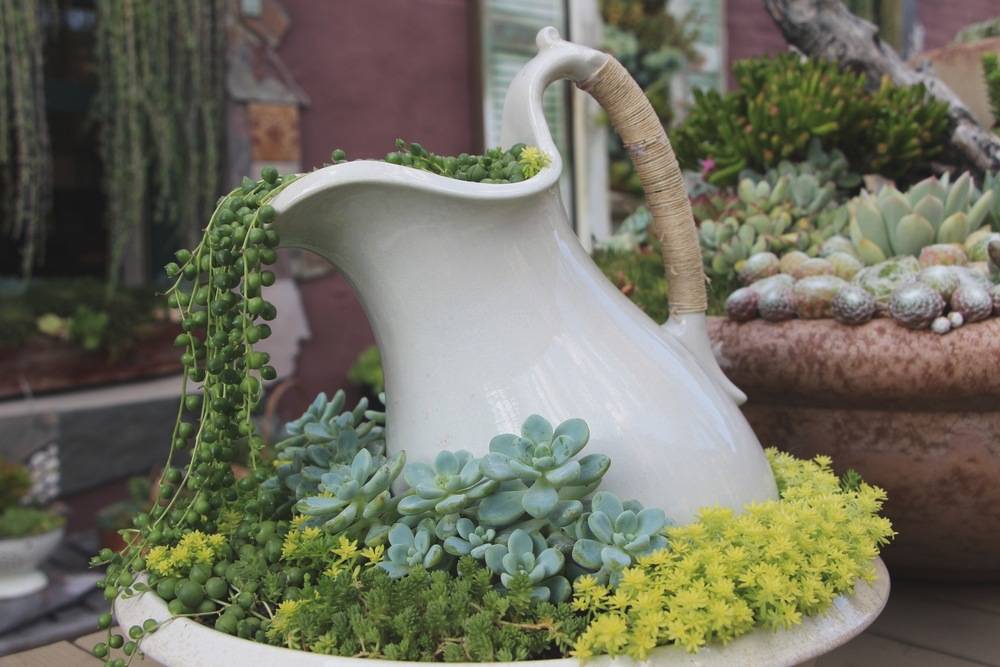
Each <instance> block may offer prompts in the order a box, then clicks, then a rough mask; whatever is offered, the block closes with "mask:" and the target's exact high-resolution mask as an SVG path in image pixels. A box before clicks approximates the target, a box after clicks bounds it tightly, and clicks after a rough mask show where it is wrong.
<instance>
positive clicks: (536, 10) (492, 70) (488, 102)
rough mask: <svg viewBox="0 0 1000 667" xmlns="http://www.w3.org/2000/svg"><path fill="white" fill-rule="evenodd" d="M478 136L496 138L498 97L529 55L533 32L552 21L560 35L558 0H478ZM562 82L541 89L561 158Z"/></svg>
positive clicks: (565, 119)
mask: <svg viewBox="0 0 1000 667" xmlns="http://www.w3.org/2000/svg"><path fill="white" fill-rule="evenodd" d="M480 8H481V11H480V15H481V17H482V25H481V30H482V50H483V51H482V63H483V72H482V77H483V126H484V127H483V137H484V139H485V142H486V147H487V148H490V147H493V146H497V145H499V143H500V122H501V117H502V115H503V102H504V97H505V96H506V94H507V87H508V86H509V85H510V82H511V80H512V79H513V78H514V75H516V74H517V73H518V71H519V70H520V69H521V68H522V67H523V66H524V64H525V63H526V62H528V61H529V60H531V58H532V57H533V56H534V55H535V53H536V51H537V49H536V48H535V34H536V33H537V32H538V31H539V30H540V29H542V28H544V27H545V26H550V25H551V26H555V27H556V28H558V29H559V32H560V33H561V34H562V35H563V36H564V37H565V36H566V14H565V10H564V6H563V1H562V0H482V2H481V4H480ZM566 85H567V84H566V83H565V82H563V83H555V84H553V85H551V86H549V89H548V90H547V91H546V93H545V99H544V104H545V117H546V120H547V121H548V123H549V129H550V130H551V132H552V138H553V139H554V140H555V143H556V146H558V148H559V151H560V153H562V155H563V158H564V159H565V158H567V157H568V154H567V152H566V147H567V139H568V134H569V128H568V123H569V111H568V109H567V104H566V90H567V89H566Z"/></svg>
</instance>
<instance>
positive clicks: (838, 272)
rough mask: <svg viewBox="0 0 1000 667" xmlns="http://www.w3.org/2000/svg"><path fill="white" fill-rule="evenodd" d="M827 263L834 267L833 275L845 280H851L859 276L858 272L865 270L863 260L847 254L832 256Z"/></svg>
mask: <svg viewBox="0 0 1000 667" xmlns="http://www.w3.org/2000/svg"><path fill="white" fill-rule="evenodd" d="M826 261H828V262H830V264H831V265H832V266H833V275H835V276H837V277H838V278H843V279H844V280H850V279H851V278H853V277H854V276H856V275H857V273H858V271H860V270H861V269H863V268H865V265H864V264H862V263H861V260H860V259H858V258H857V257H855V256H854V255H849V254H847V253H846V252H835V253H832V254H830V255H829V256H828V257H827V258H826Z"/></svg>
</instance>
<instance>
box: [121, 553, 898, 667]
mask: <svg viewBox="0 0 1000 667" xmlns="http://www.w3.org/2000/svg"><path fill="white" fill-rule="evenodd" d="M875 571H876V574H877V578H876V579H875V581H874V582H873V583H872V584H866V583H861V582H859V583H858V585H857V587H856V588H855V591H854V595H852V596H850V597H845V596H841V597H839V598H837V599H836V600H834V602H833V606H832V607H831V608H830V609H829V610H827V612H826V613H825V614H822V615H821V616H816V617H807V618H804V619H803V621H802V623H801V624H800V625H797V626H795V627H793V628H791V629H790V630H784V631H780V632H772V631H769V630H763V629H759V630H755V631H754V632H751V633H749V634H746V635H743V636H742V637H740V638H738V639H736V640H735V641H733V642H731V643H729V644H728V645H726V646H721V645H710V646H706V647H704V648H702V649H701V651H699V652H698V653H687V652H685V651H684V650H682V649H680V648H678V647H675V646H665V647H660V648H658V649H656V650H654V651H653V652H652V654H651V655H650V657H649V659H648V660H647V661H646V662H644V663H642V664H646V665H699V666H701V667H732V666H734V665H739V666H740V667H754V666H760V667H764V666H766V667H787V666H790V665H802V664H810V663H811V662H812V660H813V659H814V658H816V657H817V656H820V655H823V654H824V653H828V652H829V651H832V650H833V649H834V648H836V647H838V646H840V645H841V644H844V643H846V642H847V641H849V640H850V639H852V638H853V637H855V636H856V635H858V634H859V633H861V631H862V630H864V629H865V628H866V627H868V626H869V625H870V624H871V622H872V621H874V620H875V617H876V616H878V615H879V612H881V611H882V608H883V607H884V606H885V603H886V600H888V599H889V573H888V572H887V571H886V569H885V565H884V564H883V563H882V560H881V559H876V560H875ZM114 610H115V616H116V617H117V619H118V623H119V625H121V626H122V627H129V626H132V625H142V622H143V621H144V620H145V619H147V618H153V619H156V620H157V621H160V622H164V621H167V619H170V618H171V616H170V612H169V611H167V605H166V604H164V602H163V600H161V599H160V598H159V597H157V596H156V595H155V594H152V593H144V594H142V595H138V596H135V597H131V598H127V599H126V598H121V597H119V598H118V599H117V600H115V604H114ZM141 649H142V650H143V651H144V652H145V653H146V655H148V656H149V657H150V658H153V659H155V660H157V661H159V662H161V663H163V664H164V665H168V666H169V667H216V666H217V665H219V664H221V662H220V661H221V660H222V656H225V660H224V662H225V664H227V665H239V666H240V667H376V666H377V667H417V666H420V665H426V664H427V663H422V662H399V661H389V660H373V659H364V658H344V657H338V656H329V655H317V654H315V653H306V652H304V651H293V650H291V649H286V648H278V647H276V646H268V645H266V644H260V643H257V642H252V641H248V640H246V639H239V638H238V637H233V636H231V635H227V634H223V633H221V632H217V631H216V630H212V629H211V628H208V627H206V626H204V625H201V624H199V623H196V622H194V621H191V620H189V619H186V618H177V619H173V620H170V621H169V622H166V623H164V624H163V625H162V626H161V627H160V629H158V630H157V631H156V632H154V633H153V634H151V635H149V636H148V637H146V638H145V639H143V640H142V644H141ZM451 664H458V665H466V666H467V667H472V666H473V665H477V666H480V667H483V666H487V667H500V666H501V665H504V666H513V665H518V664H522V665H523V664H530V665H538V666H540V667H577V666H578V665H579V664H580V663H579V661H578V660H577V659H576V658H560V659H556V660H533V661H530V663H516V662H488V663H486V662H479V663H451ZM586 664H587V665H588V666H593V667H612V666H614V667H627V666H631V665H635V664H637V663H636V662H635V661H633V660H631V659H629V658H609V657H606V656H603V657H595V658H591V659H589V660H587V663H586Z"/></svg>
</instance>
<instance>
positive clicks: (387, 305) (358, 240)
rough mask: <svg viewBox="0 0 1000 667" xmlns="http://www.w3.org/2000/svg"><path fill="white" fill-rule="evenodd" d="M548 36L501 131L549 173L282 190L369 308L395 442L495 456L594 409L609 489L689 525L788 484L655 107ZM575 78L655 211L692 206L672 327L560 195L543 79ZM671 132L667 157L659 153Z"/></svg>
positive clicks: (410, 453)
mask: <svg viewBox="0 0 1000 667" xmlns="http://www.w3.org/2000/svg"><path fill="white" fill-rule="evenodd" d="M537 41H538V46H539V54H538V55H537V56H536V57H535V58H534V59H533V60H531V61H530V62H529V63H528V64H527V65H526V66H525V67H524V69H523V70H522V71H521V72H520V74H519V75H518V76H517V77H516V78H515V80H514V82H513V83H512V85H511V88H510V91H509V92H508V95H507V100H506V104H505V106H504V118H503V134H502V143H503V145H504V146H510V145H513V144H514V143H518V142H523V143H525V144H529V145H535V146H538V147H539V148H541V150H543V151H544V152H545V153H547V154H548V155H549V156H550V157H551V164H550V166H548V167H547V168H545V169H543V170H542V171H541V172H540V173H539V174H538V175H536V176H534V177H533V178H530V179H528V180H525V181H522V182H519V183H512V184H503V185H496V184H480V183H470V182H465V181H459V180H454V179H450V178H446V177H442V176H438V175H435V174H431V173H428V172H424V171H418V170H416V169H412V168H408V167H404V166H397V165H393V164H389V163H386V162H380V161H356V162H349V163H345V164H339V165H334V166H330V167H326V168H323V169H319V170H317V171H315V172H312V173H310V174H308V175H306V176H303V177H301V178H300V179H299V180H298V181H296V182H295V183H293V184H292V185H290V186H289V187H288V188H287V189H286V190H285V191H284V192H282V193H281V194H280V195H279V196H278V197H277V198H276V199H275V201H274V207H275V208H276V209H277V211H278V213H279V219H278V223H277V224H278V227H279V230H280V232H281V236H282V240H283V243H284V245H286V246H290V247H297V248H305V249H308V250H312V251H314V252H316V253H318V254H320V255H322V256H323V257H326V258H327V259H329V260H330V261H331V262H333V263H334V264H335V265H336V266H337V267H338V268H339V269H340V270H341V271H342V272H343V274H344V275H345V276H346V277H347V279H348V280H349V281H350V282H351V284H352V285H353V286H354V288H355V290H356V291H357V294H358V297H359V298H360V300H361V302H362V304H363V305H364V308H365V311H366V313H367V314H368V317H369V319H370V321H371V324H372V327H373V329H374V331H375V337H376V340H377V343H378V346H379V349H380V350H381V352H382V362H383V365H384V371H385V386H386V393H387V395H388V405H387V410H388V420H389V430H388V442H387V447H388V449H389V451H390V452H396V451H399V450H400V449H405V450H406V453H407V457H408V460H409V461H430V460H433V458H434V456H435V455H436V454H437V452H438V451H439V450H441V449H443V448H447V449H466V450H469V451H471V452H473V453H474V454H477V455H480V454H483V453H485V452H486V451H487V450H488V444H489V441H490V439H491V438H492V437H493V436H494V435H496V434H498V433H505V432H518V430H519V428H520V425H521V423H522V422H523V421H524V419H525V418H526V417H528V416H529V415H530V414H532V413H537V414H540V415H542V416H543V417H546V418H547V419H549V420H550V421H551V422H553V423H554V424H555V423H558V422H560V421H562V420H564V419H568V418H571V417H580V418H583V419H584V420H586V421H587V423H588V424H589V425H590V429H591V434H592V435H591V440H590V444H589V445H588V446H587V449H585V450H584V452H583V453H584V454H587V453H595V452H601V453H605V454H608V455H609V456H611V459H612V465H611V469H610V471H609V472H608V474H607V476H606V477H605V478H604V482H603V485H602V488H605V489H607V490H611V491H614V492H616V493H618V494H619V495H621V496H622V497H624V498H637V499H638V500H640V501H641V502H642V503H644V504H646V505H654V506H658V507H662V508H663V509H664V510H666V512H667V514H668V516H669V517H670V518H671V519H672V520H674V521H675V522H678V523H685V522H688V521H690V520H692V519H693V517H694V514H695V512H696V510H697V509H698V508H700V507H704V506H710V505H723V506H728V507H732V508H734V509H738V508H740V507H741V506H742V505H744V504H745V503H748V502H751V501H761V500H765V499H769V498H773V497H775V495H776V490H775V485H774V480H773V478H772V476H771V472H770V469H769V467H768V465H767V461H766V459H765V457H764V454H763V451H762V449H761V446H760V444H759V443H758V442H757V439H756V438H755V436H754V434H753V432H752V431H751V429H750V427H749V425H748V424H747V422H746V421H745V420H744V418H743V416H742V415H741V413H740V411H739V409H738V407H737V403H738V402H739V401H741V400H742V394H740V392H739V390H737V389H736V388H735V387H733V386H732V385H731V384H730V383H729V381H728V380H727V379H726V378H725V376H724V375H723V374H722V372H721V370H720V369H719V367H718V366H717V365H716V362H715V360H714V358H713V356H712V354H711V351H710V349H709V343H708V338H707V335H706V333H705V316H704V309H705V307H704V276H703V274H702V271H701V261H700V255H698V253H699V249H698V245H697V238H696V236H695V232H694V226H693V221H692V219H691V218H690V208H689V205H688V203H687V199H686V197H685V196H684V193H683V186H680V187H681V190H680V193H679V195H680V196H679V198H678V197H677V194H678V193H677V192H674V193H673V194H674V195H675V196H674V201H675V202H680V201H681V200H683V203H682V204H676V205H671V206H663V205H662V202H660V205H659V206H658V207H657V206H656V202H655V201H653V198H654V197H655V196H656V193H657V192H659V194H660V195H662V194H663V193H662V192H661V190H663V188H662V187H661V186H660V182H661V181H664V180H671V179H672V180H671V184H668V186H667V187H668V189H669V188H674V189H676V187H677V186H676V183H677V182H679V172H678V169H677V164H676V160H674V158H673V154H672V152H670V149H669V142H667V141H666V137H665V136H664V135H663V132H662V128H660V126H659V124H658V122H656V121H655V114H653V112H652V109H650V108H649V106H648V103H646V101H645V98H644V97H642V95H641V91H640V92H639V94H638V98H641V101H638V98H637V97H636V94H635V91H638V87H637V86H636V85H635V83H634V82H633V81H632V80H631V79H630V78H628V79H627V83H628V84H629V86H631V88H629V89H627V90H626V89H625V88H621V87H620V86H619V87H618V88H616V87H615V85H616V84H615V82H613V81H610V80H609V79H608V77H609V76H610V75H615V74H618V75H620V74H621V72H624V70H623V69H622V68H621V66H620V65H619V64H618V63H617V61H615V60H614V59H612V58H610V57H609V56H607V55H606V54H604V53H601V52H599V51H595V50H593V49H589V48H585V47H582V46H579V45H576V44H572V43H569V42H566V41H563V40H562V39H560V38H559V35H558V33H557V32H556V31H555V29H552V28H547V29H545V30H542V31H541V32H540V33H539V35H538V39H537ZM612 68H616V69H614V70H612ZM562 78H569V79H572V80H573V81H575V82H577V84H578V85H580V86H581V87H582V88H584V89H585V90H588V91H589V92H591V93H592V94H594V96H595V97H596V98H597V99H598V100H599V101H600V102H601V103H602V104H603V105H604V106H605V108H606V109H608V112H609V115H610V117H611V119H612V122H613V124H615V125H616V128H617V129H619V130H620V131H621V132H622V134H623V137H624V138H625V139H626V144H627V145H629V146H630V147H631V149H632V154H633V159H634V160H635V161H636V164H637V166H641V168H640V169H639V171H640V175H641V176H642V175H643V174H645V175H646V178H644V185H645V186H646V189H647V194H648V195H650V199H651V208H652V210H653V212H654V217H657V212H658V211H659V212H660V213H663V212H664V211H665V213H663V215H661V216H660V217H668V218H669V217H670V216H671V215H673V216H674V217H675V218H677V216H678V215H679V216H681V218H680V219H681V220H682V225H681V226H679V227H678V226H675V227H674V229H673V230H668V229H666V228H665V227H664V228H662V229H664V233H665V234H666V235H667V238H666V239H665V242H666V243H665V246H666V247H667V251H668V255H669V253H674V255H673V256H672V257H674V258H676V257H680V256H681V255H682V254H683V253H687V259H688V260H690V258H691V253H692V252H693V253H694V261H693V262H691V261H688V262H687V263H686V264H685V263H684V262H682V261H680V260H677V261H673V260H671V256H668V261H671V266H670V267H668V268H670V269H671V271H672V273H671V275H672V280H671V304H672V311H673V314H672V315H671V319H670V322H669V323H668V324H667V325H666V326H665V327H664V328H663V329H661V328H660V327H659V326H658V325H657V324H656V323H655V322H653V321H652V320H651V319H649V318H648V317H647V316H646V315H645V314H644V313H642V312H641V311H640V310H639V309H638V308H636V307H635V306H634V305H633V304H632V303H631V302H630V301H629V300H628V299H627V298H626V297H625V296H623V295H622V294H621V293H620V292H619V291H618V290H617V289H616V288H615V287H614V286H613V285H612V284H611V283H610V282H609V281H608V280H607V279H606V278H605V277H604V276H603V275H602V273H601V272H600V270H599V269H598V268H597V267H596V266H595V265H594V263H593V262H592V261H591V259H590V257H589V256H588V255H587V253H586V252H585V251H584V250H583V248H582V247H581V245H580V244H579V242H578V241H577V238H576V237H575V236H574V234H573V232H572V230H571V228H570V225H569V223H568V220H567V217H566V214H565V211H564V208H563V206H562V204H561V202H560V199H559V189H558V181H559V174H560V172H561V171H562V167H563V163H562V160H561V159H560V156H559V153H558V152H557V150H556V147H555V145H554V143H553V141H552V137H551V135H550V134H549V129H548V127H547V125H546V122H545V117H544V115H543V112H542V93H543V91H544V90H545V88H546V86H548V85H549V84H550V83H551V82H553V81H555V80H558V79H562ZM626 78H627V75H626ZM621 83H622V81H619V82H618V84H621ZM626 98H627V99H626ZM626 102H627V103H626ZM650 118H652V119H653V120H652V122H656V125H655V127H656V128H657V129H656V131H655V132H654V133H653V134H654V135H657V136H653V137H652V141H631V140H630V137H629V136H626V135H628V134H629V132H630V130H629V129H628V127H625V126H627V125H628V124H629V123H632V124H633V125H634V124H635V123H636V122H639V123H640V124H641V123H642V122H644V121H650ZM651 127H652V125H649V124H647V125H646V129H647V130H648V129H649V128H651ZM634 129H635V128H634V127H633V130H634ZM633 134H634V132H633ZM660 144H664V145H665V146H666V149H665V150H666V152H667V157H666V159H661V158H659V157H657V158H656V159H655V160H652V162H653V163H654V164H652V165H650V164H645V165H640V163H641V162H642V161H643V160H647V159H648V158H649V151H652V150H653V149H656V150H662V149H663V146H661V145H660ZM664 174H668V175H669V176H670V177H671V179H664V178H663V175H664ZM673 177H676V178H673ZM675 209H676V210H675ZM681 209H683V210H681ZM684 216H686V218H684ZM685 220H686V222H685ZM675 222H676V220H675ZM688 227H689V228H690V229H688ZM678 230H679V231H678ZM688 232H690V233H688ZM661 236H662V235H661ZM692 244H693V245H692ZM678 253H680V254H678ZM678 267H681V269H680V270H679V269H678ZM684 267H686V268H684ZM692 267H695V268H692ZM685 287H686V289H687V290H688V292H689V293H691V291H692V290H693V291H694V293H697V292H699V290H700V299H695V301H696V303H694V306H693V307H691V306H690V304H688V305H687V306H686V307H684V306H685V304H675V303H674V302H675V296H676V294H677V290H678V289H682V288H685ZM677 301H678V302H679V301H681V299H680V298H678V299H677ZM678 305H680V306H682V307H675V306H678ZM685 311H686V312H685Z"/></svg>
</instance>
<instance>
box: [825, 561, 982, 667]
mask: <svg viewBox="0 0 1000 667" xmlns="http://www.w3.org/2000/svg"><path fill="white" fill-rule="evenodd" d="M897 665H898V666H899V667H973V666H981V665H987V666H989V667H1000V585H992V586H982V585H979V586H977V585H954V584H952V585H941V584H923V583H917V582H911V581H893V583H892V592H891V593H890V594H889V604H888V605H887V606H886V608H885V611H883V612H882V614H881V616H879V617H878V618H877V619H876V620H875V623H873V624H872V626H871V627H870V628H868V630H867V631H866V632H865V633H864V634H863V635H861V636H860V637H858V638H857V639H855V640H854V641H852V642H850V643H849V644H846V645H845V646H842V647H841V648H839V649H837V650H836V651H834V652H833V653H830V654H828V655H826V656H823V657H822V658H820V659H819V660H818V661H817V667H869V666H875V667H897Z"/></svg>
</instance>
